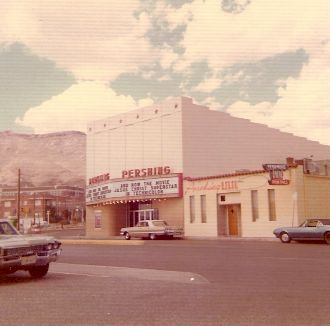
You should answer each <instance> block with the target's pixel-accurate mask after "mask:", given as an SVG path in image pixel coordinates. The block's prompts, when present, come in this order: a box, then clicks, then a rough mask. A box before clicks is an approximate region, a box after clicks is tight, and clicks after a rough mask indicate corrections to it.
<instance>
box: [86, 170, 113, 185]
mask: <svg viewBox="0 0 330 326" xmlns="http://www.w3.org/2000/svg"><path fill="white" fill-rule="evenodd" d="M108 180H110V173H105V174H101V175H98V176H96V177H93V178H89V180H88V183H89V184H90V185H92V184H98V183H102V182H105V181H108Z"/></svg>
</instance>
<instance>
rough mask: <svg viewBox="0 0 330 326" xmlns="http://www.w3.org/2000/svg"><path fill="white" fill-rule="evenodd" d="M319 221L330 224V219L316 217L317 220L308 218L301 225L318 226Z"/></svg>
mask: <svg viewBox="0 0 330 326" xmlns="http://www.w3.org/2000/svg"><path fill="white" fill-rule="evenodd" d="M319 223H321V224H323V225H330V219H316V220H306V221H304V222H303V223H302V224H300V225H299V226H300V227H306V226H308V227H310V226H317V225H319Z"/></svg>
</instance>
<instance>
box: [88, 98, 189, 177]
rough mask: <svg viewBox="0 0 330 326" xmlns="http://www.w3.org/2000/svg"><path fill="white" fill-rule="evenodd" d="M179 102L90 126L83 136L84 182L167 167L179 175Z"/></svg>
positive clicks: (101, 121) (145, 109)
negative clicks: (106, 174)
mask: <svg viewBox="0 0 330 326" xmlns="http://www.w3.org/2000/svg"><path fill="white" fill-rule="evenodd" d="M181 107H182V101H181V99H180V98H179V99H173V100H169V101H166V102H164V103H162V104H159V105H154V106H151V107H146V108H141V109H137V110H133V111H130V112H128V113H126V114H121V115H117V116H114V117H110V118H108V119H103V120H98V121H94V122H91V123H90V124H89V125H88V133H87V180H88V179H89V178H91V177H94V176H97V175H101V174H104V173H110V177H111V179H116V178H121V177H122V171H123V170H130V169H142V168H148V167H158V166H169V167H170V168H171V172H172V173H181V172H182V114H181Z"/></svg>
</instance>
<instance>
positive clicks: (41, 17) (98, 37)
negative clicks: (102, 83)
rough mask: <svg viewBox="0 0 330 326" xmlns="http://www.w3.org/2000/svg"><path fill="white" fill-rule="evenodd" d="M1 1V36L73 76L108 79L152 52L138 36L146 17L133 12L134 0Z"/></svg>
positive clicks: (148, 57) (151, 56) (146, 59)
mask: <svg viewBox="0 0 330 326" xmlns="http://www.w3.org/2000/svg"><path fill="white" fill-rule="evenodd" d="M1 6H2V4H1ZM4 6H5V7H4V8H3V10H1V12H0V42H1V41H4V42H15V41H19V42H22V43H24V44H25V45H27V46H28V47H29V48H30V49H31V50H32V51H33V52H34V53H35V54H37V55H39V56H44V57H47V58H48V59H50V60H53V61H55V62H56V63H57V65H58V66H60V67H62V68H65V69H67V70H69V71H70V72H72V73H73V74H74V75H75V76H76V78H77V79H94V80H110V79H113V78H115V77H116V76H117V75H118V74H120V73H122V72H125V71H132V70H133V71H134V70H136V69H137V67H138V66H139V65H142V64H145V63H146V62H149V61H150V60H153V59H154V58H155V56H157V51H154V50H153V49H152V48H151V47H150V44H149V43H148V41H147V40H146V39H145V38H144V37H143V36H144V34H145V32H146V31H147V29H148V28H149V25H150V22H149V18H148V17H147V16H146V15H144V14H141V15H140V16H139V19H135V18H134V17H133V14H134V11H135V10H136V9H137V8H138V6H139V1H137V0H122V1H120V2H113V1H106V0H98V1H94V0H81V1H79V2H78V1H67V0H56V1H55V0H48V1H40V0H29V1H11V2H9V4H5V5H4Z"/></svg>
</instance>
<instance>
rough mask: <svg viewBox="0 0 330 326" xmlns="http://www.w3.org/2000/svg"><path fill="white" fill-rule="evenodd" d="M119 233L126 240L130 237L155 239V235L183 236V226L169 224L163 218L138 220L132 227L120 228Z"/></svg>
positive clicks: (167, 236)
mask: <svg viewBox="0 0 330 326" xmlns="http://www.w3.org/2000/svg"><path fill="white" fill-rule="evenodd" d="M120 234H121V235H123V236H124V238H125V239H126V240H129V239H131V238H149V239H150V240H155V239H156V238H157V237H166V238H173V237H183V228H180V227H176V226H169V225H168V224H167V223H166V222H165V221H163V220H147V221H140V222H138V223H137V224H136V225H135V226H133V227H127V228H122V229H121V230H120Z"/></svg>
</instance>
